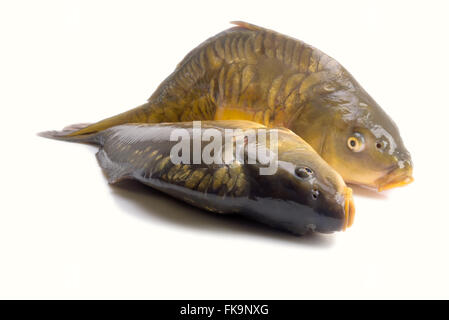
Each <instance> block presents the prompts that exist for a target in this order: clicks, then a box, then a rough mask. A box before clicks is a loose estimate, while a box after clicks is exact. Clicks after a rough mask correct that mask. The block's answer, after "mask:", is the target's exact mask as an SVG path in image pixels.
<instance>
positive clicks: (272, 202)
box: [41, 120, 354, 235]
mask: <svg viewBox="0 0 449 320" xmlns="http://www.w3.org/2000/svg"><path fill="white" fill-rule="evenodd" d="M180 128H184V129H187V130H189V132H190V133H192V132H191V130H192V123H191V122H181V123H161V124H125V125H119V126H115V127H112V128H109V129H107V130H104V131H101V132H99V133H94V134H90V135H84V136H73V137H70V136H67V133H68V132H70V131H73V130H72V129H73V128H69V129H66V130H65V131H61V132H57V131H53V132H46V133H43V134H41V135H43V136H45V137H48V138H54V139H60V140H65V141H75V142H87V143H95V144H99V145H100V150H99V152H98V153H97V159H98V162H99V164H100V166H101V167H102V168H103V170H104V171H105V173H106V176H107V177H108V181H109V182H110V183H117V182H119V181H121V180H123V179H135V180H138V181H140V182H142V183H144V184H146V185H148V186H151V187H153V188H155V189H158V190H160V191H162V192H164V193H167V194H169V195H171V196H173V197H175V198H178V199H180V200H182V201H185V202H187V203H189V204H191V205H194V206H197V207H200V208H202V209H205V210H208V211H212V212H216V213H222V214H233V213H234V214H239V215H242V216H245V217H248V218H251V219H254V220H257V221H260V222H262V223H265V224H268V225H270V226H273V227H275V228H278V229H282V230H286V231H289V232H291V233H293V234H297V235H300V234H304V233H307V232H309V231H316V232H325V233H329V232H333V231H340V230H344V229H345V228H346V227H348V226H350V225H351V224H352V221H353V218H354V205H353V202H352V193H351V189H350V188H348V187H346V185H345V183H344V181H343V179H342V178H341V177H340V175H339V174H338V173H337V172H335V170H333V169H332V168H331V167H330V166H329V165H327V164H326V162H325V161H323V160H322V159H321V157H320V156H319V155H318V154H317V153H316V152H315V151H314V150H313V149H312V148H311V147H310V146H309V145H308V144H307V143H306V142H304V141H303V140H302V139H301V138H299V137H298V136H297V135H295V134H294V133H293V132H291V131H290V130H288V129H284V128H282V129H280V130H278V136H279V145H278V160H279V163H278V164H279V167H278V170H277V172H276V173H275V174H274V175H260V172H259V169H260V167H261V164H260V163H256V164H248V163H247V162H244V161H234V162H232V163H230V164H210V165H206V164H204V163H201V164H174V163H173V162H172V161H171V159H170V150H171V149H172V147H173V146H174V144H175V143H177V141H170V134H171V132H172V131H173V130H174V129H180ZM210 128H213V129H216V130H219V131H220V132H221V133H223V135H224V130H225V129H238V128H240V129H242V131H241V132H242V134H243V135H244V134H245V130H250V129H260V128H262V129H264V128H266V127H264V126H263V125H261V124H258V123H255V122H250V121H235V120H234V121H203V122H202V130H203V132H204V130H205V129H210ZM269 130H275V129H269ZM239 135H240V134H237V135H236V137H238V136H239ZM190 137H192V134H190ZM268 137H270V133H268ZM205 145H206V143H203V145H202V150H203V148H204V146H205ZM266 146H267V148H268V147H269V146H270V140H269V139H268V140H267V142H266ZM246 152H247V151H246ZM245 156H247V155H245ZM299 167H301V168H302V167H307V168H309V169H310V170H312V173H311V174H310V176H308V177H307V179H304V178H300V177H299V176H298V175H297V173H296V171H295V170H296V168H299ZM314 195H318V196H317V197H316V199H315V198H314Z"/></svg>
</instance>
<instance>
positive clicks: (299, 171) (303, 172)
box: [295, 167, 313, 179]
mask: <svg viewBox="0 0 449 320" xmlns="http://www.w3.org/2000/svg"><path fill="white" fill-rule="evenodd" d="M295 173H296V175H297V176H298V177H300V178H301V179H308V178H310V177H311V176H312V174H313V170H312V169H310V168H309V167H298V168H296V169H295Z"/></svg>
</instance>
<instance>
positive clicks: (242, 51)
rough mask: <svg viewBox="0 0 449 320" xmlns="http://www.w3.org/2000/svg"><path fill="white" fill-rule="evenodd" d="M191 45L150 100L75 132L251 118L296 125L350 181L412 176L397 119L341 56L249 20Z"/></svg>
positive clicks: (392, 182)
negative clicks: (196, 44)
mask: <svg viewBox="0 0 449 320" xmlns="http://www.w3.org/2000/svg"><path fill="white" fill-rule="evenodd" d="M234 24H236V25H237V27H234V28H231V29H229V30H226V31H224V32H221V33H219V34H217V35H216V36H214V37H212V38H210V39H208V40H206V41H205V42H203V43H202V44H200V45H199V46H198V47H197V48H195V49H194V50H192V51H191V52H190V53H189V54H188V55H187V56H186V57H185V58H184V60H183V61H181V63H179V64H178V66H177V68H176V70H175V71H174V72H173V73H172V74H171V75H170V76H168V78H167V79H165V80H164V81H163V82H162V83H161V84H160V86H159V87H158V88H157V90H156V91H155V92H154V93H153V95H152V96H151V97H150V98H149V100H148V102H147V103H145V104H144V105H142V106H140V107H137V108H135V109H132V110H130V111H127V112H125V113H122V114H119V115H117V116H114V117H112V118H108V119H105V120H103V121H100V122H97V123H95V124H92V125H90V126H87V127H85V128H82V129H80V130H78V131H77V132H73V133H72V134H71V135H72V136H75V135H82V134H88V133H93V132H98V131H101V130H104V129H107V128H109V127H111V126H115V125H119V124H124V123H159V122H178V121H191V120H228V119H240V120H251V121H255V122H258V123H261V124H264V125H266V126H277V127H285V128H289V129H291V130H292V131H293V132H295V133H296V134H298V135H299V136H301V137H302V138H303V139H304V140H305V141H307V142H308V143H309V144H310V145H311V146H312V147H313V148H314V149H315V150H316V151H317V152H318V153H319V154H320V155H321V156H322V157H323V159H324V160H326V161H327V162H328V163H329V164H330V165H331V166H332V167H333V168H335V169H336V170H337V171H338V172H339V173H340V174H341V175H342V176H343V178H344V179H345V181H346V182H349V183H354V184H360V185H365V186H370V187H374V188H377V189H378V190H384V189H388V188H392V187H396V186H401V185H405V184H408V183H410V182H412V181H413V178H412V162H411V158H410V154H409V152H408V151H407V149H406V148H405V146H404V143H403V141H402V139H401V136H400V134H399V130H398V128H397V126H396V125H395V123H394V122H393V120H392V119H391V118H390V117H389V116H388V115H387V114H386V113H385V112H384V111H383V110H382V109H381V107H380V106H379V105H378V104H377V103H376V102H375V101H374V100H373V98H371V97H370V96H369V95H368V93H367V92H366V91H365V90H364V89H363V88H362V87H361V86H360V84H359V83H358V82H357V81H356V80H355V79H354V78H353V77H352V75H351V74H350V73H349V72H348V71H347V70H346V69H345V68H343V67H342V66H341V65H340V64H339V63H338V62H337V61H335V60H334V59H333V58H331V57H329V56H328V55H326V54H324V53H323V52H321V51H320V50H318V49H316V48H314V47H312V46H310V45H307V44H305V43H304V42H302V41H299V40H296V39H293V38H290V37H288V36H285V35H282V34H279V33H277V32H274V31H271V30H268V29H264V28H261V27H258V26H255V25H251V24H248V23H244V22H234Z"/></svg>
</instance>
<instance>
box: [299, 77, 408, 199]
mask: <svg viewBox="0 0 449 320" xmlns="http://www.w3.org/2000/svg"><path fill="white" fill-rule="evenodd" d="M315 90H321V92H319V94H316V95H314V98H313V99H311V100H310V103H311V104H312V105H313V106H312V107H313V108H309V109H311V110H313V111H309V114H306V115H305V119H315V121H314V123H313V124H312V125H309V128H308V129H303V131H304V136H303V138H305V140H306V141H308V142H309V143H311V145H312V146H313V147H314V148H315V149H316V150H317V151H318V152H319V153H320V155H321V156H322V157H323V158H324V159H325V160H326V161H327V162H328V163H329V164H330V165H331V166H332V167H333V168H335V169H336V170H337V171H338V172H339V173H340V174H341V175H342V177H343V179H344V180H345V181H346V182H347V183H354V184H358V185H364V186H368V187H372V188H376V189H377V190H378V191H382V190H386V189H390V188H394V187H398V186H403V185H407V184H409V183H411V182H412V181H413V164H412V161H411V157H410V153H409V152H408V150H407V149H406V147H405V146H404V142H403V141H402V138H401V135H400V133H399V129H398V127H397V125H396V124H395V123H394V121H393V120H392V119H391V118H390V117H389V116H388V115H387V114H386V113H385V111H383V110H382V108H381V107H380V106H379V105H378V104H377V103H376V101H374V99H373V98H371V96H369V94H368V93H367V92H366V91H365V90H364V89H363V88H362V87H361V86H360V85H359V84H358V83H357V82H356V80H355V79H354V78H353V77H352V76H351V75H350V74H349V73H348V72H347V71H346V70H343V71H341V72H340V73H338V76H334V77H329V78H328V79H327V80H326V81H324V82H323V83H321V84H320V85H319V86H317V87H316V88H315ZM310 112H312V113H313V114H310ZM310 122H311V121H309V124H310ZM300 125H301V126H302V127H307V125H306V123H305V122H304V121H303V123H301V124H300ZM295 131H299V132H298V134H300V135H301V129H300V128H299V129H298V130H295Z"/></svg>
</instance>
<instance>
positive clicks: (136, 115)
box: [67, 104, 147, 137]
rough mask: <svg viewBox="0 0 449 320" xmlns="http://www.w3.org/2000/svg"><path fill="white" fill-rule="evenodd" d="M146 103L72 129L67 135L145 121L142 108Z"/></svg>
mask: <svg viewBox="0 0 449 320" xmlns="http://www.w3.org/2000/svg"><path fill="white" fill-rule="evenodd" d="M146 105H147V104H144V105H141V106H139V107H137V108H134V109H131V110H128V111H126V112H123V113H120V114H118V115H116V116H113V117H110V118H107V119H104V120H101V121H99V122H96V123H93V124H90V125H88V126H84V127H82V128H79V129H78V130H74V131H73V132H70V133H68V134H67V135H68V136H70V137H75V136H81V135H85V134H92V133H95V132H99V131H102V130H105V129H108V128H110V127H113V126H118V125H120V124H125V123H133V122H134V123H142V122H146V119H147V117H146V115H145V111H144V108H143V107H144V106H146Z"/></svg>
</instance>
